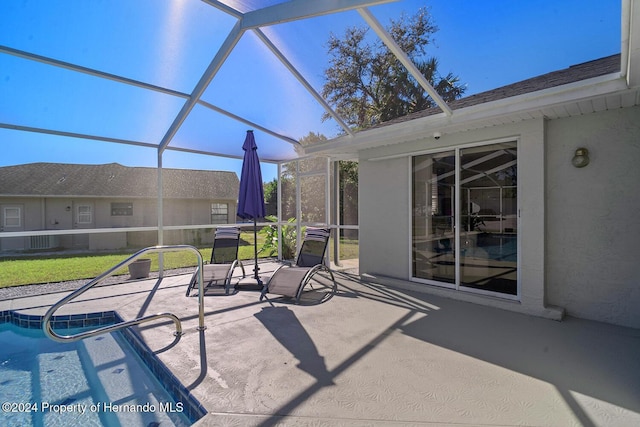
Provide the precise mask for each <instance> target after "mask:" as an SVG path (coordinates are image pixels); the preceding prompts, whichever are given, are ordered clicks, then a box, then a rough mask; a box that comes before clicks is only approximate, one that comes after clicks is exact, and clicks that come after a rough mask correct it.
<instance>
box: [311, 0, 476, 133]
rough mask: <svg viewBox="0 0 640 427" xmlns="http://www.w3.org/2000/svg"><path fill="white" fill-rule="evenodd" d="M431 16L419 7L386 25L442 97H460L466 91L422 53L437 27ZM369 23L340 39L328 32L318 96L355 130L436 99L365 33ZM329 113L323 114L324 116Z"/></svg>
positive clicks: (413, 109) (404, 113)
mask: <svg viewBox="0 0 640 427" xmlns="http://www.w3.org/2000/svg"><path fill="white" fill-rule="evenodd" d="M437 30H438V29H437V27H436V26H435V25H434V24H433V21H432V18H431V15H430V14H429V12H428V10H427V9H426V8H421V9H420V10H419V11H418V12H417V13H416V14H415V15H413V16H410V17H408V16H407V15H406V14H403V15H402V16H401V17H400V19H399V20H398V21H394V20H392V21H391V24H390V26H389V27H388V28H387V31H388V33H389V34H390V35H391V37H392V38H393V40H394V41H395V42H396V43H397V44H398V45H399V46H400V47H401V48H402V50H403V51H404V52H405V53H406V54H407V56H408V57H409V59H411V60H412V61H413V63H414V64H415V65H416V67H417V68H418V69H419V70H420V72H421V73H422V74H423V75H424V77H425V78H426V79H427V81H429V82H430V83H431V85H432V86H433V87H434V89H435V90H436V91H437V92H438V93H439V94H440V96H442V98H443V99H444V100H445V101H453V100H454V99H457V98H459V97H460V96H461V95H462V94H463V93H464V90H465V87H464V86H463V85H460V84H459V78H458V77H457V76H455V75H453V74H452V73H448V74H447V75H445V76H442V75H440V73H439V72H438V61H437V59H436V58H434V57H428V56H427V55H426V50H427V46H429V45H430V44H432V43H433V34H434V33H435V32H436V31H437ZM367 34H368V28H359V27H351V28H348V29H347V30H346V32H345V35H344V37H343V38H342V39H340V38H338V37H336V36H335V35H333V34H332V35H331V36H330V38H329V42H328V51H329V56H330V61H329V68H327V69H326V70H325V77H326V83H325V85H324V87H323V90H322V95H323V96H324V97H325V99H327V100H328V101H329V103H330V104H332V105H333V106H334V108H335V111H336V112H337V113H338V115H340V116H341V117H342V118H343V120H345V122H346V123H347V124H348V125H349V126H351V127H352V128H354V129H363V128H367V127H371V126H374V125H376V124H378V123H382V122H386V121H389V120H391V119H394V118H396V117H401V116H404V115H407V114H409V113H413V112H415V111H421V110H424V109H427V108H430V107H435V106H436V104H435V102H434V101H433V100H432V99H431V97H429V95H428V94H427V93H426V92H425V90H424V89H423V88H422V87H421V86H420V85H419V84H418V82H417V81H416V79H415V78H413V76H411V74H409V72H408V71H407V69H406V68H405V67H404V65H402V64H401V63H400V61H399V60H398V59H397V58H396V57H395V56H394V55H393V53H392V52H391V51H390V50H389V49H388V48H387V46H386V45H385V44H384V43H383V42H382V41H381V40H379V39H378V38H377V37H376V38H375V39H374V40H373V41H372V40H371V39H370V38H368V37H367ZM329 117H330V116H329V115H328V114H326V113H325V114H324V115H323V119H325V120H326V119H328V118H329Z"/></svg>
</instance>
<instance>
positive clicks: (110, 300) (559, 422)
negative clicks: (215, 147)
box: [0, 266, 640, 427]
mask: <svg viewBox="0 0 640 427" xmlns="http://www.w3.org/2000/svg"><path fill="white" fill-rule="evenodd" d="M271 267H273V266H271ZM269 268H270V267H269ZM262 273H265V274H266V273H268V268H267V266H262ZM336 277H337V279H338V281H339V292H338V294H337V295H336V296H335V297H333V298H332V299H330V300H329V301H327V302H325V303H323V304H319V305H293V304H291V303H290V302H288V301H284V300H278V299H273V300H272V301H273V305H270V304H269V303H267V302H264V301H263V302H260V301H259V299H258V297H259V292H257V291H254V290H249V289H246V287H245V289H241V290H240V291H239V292H237V293H236V294H234V295H230V296H224V295H223V294H222V292H217V291H211V292H208V294H207V296H206V297H205V323H206V327H207V329H206V330H205V331H202V332H201V331H198V330H197V326H198V298H197V297H185V295H184V294H185V290H186V284H187V283H188V281H189V278H190V276H188V275H182V276H173V277H166V278H164V279H162V280H143V281H136V282H129V283H124V284H120V285H113V286H106V287H100V288H96V289H94V290H91V291H89V292H88V293H86V294H85V295H84V296H82V297H81V299H80V300H79V301H77V302H73V303H70V304H69V305H68V306H66V307H65V308H64V309H63V310H62V311H61V312H60V313H59V314H67V313H84V312H95V311H104V310H111V309H113V310H117V311H118V312H119V313H120V314H121V316H122V317H123V318H124V319H132V318H134V317H137V316H140V315H144V314H152V313H157V312H166V311H169V312H172V313H175V314H176V315H178V317H180V318H181V319H182V322H183V329H184V332H185V334H184V335H183V336H182V337H180V339H178V340H176V339H174V337H173V335H172V333H173V327H174V326H173V324H172V323H171V322H164V321H160V322H157V323H155V324H146V325H141V327H140V328H139V331H140V333H141V335H142V336H143V337H144V339H145V341H146V342H147V344H148V345H149V346H150V347H151V348H152V349H154V350H155V351H157V352H158V353H157V355H158V357H159V358H160V359H161V360H162V361H163V362H164V363H165V364H166V365H167V366H168V367H169V368H170V369H171V370H172V371H173V372H174V374H175V375H176V376H177V377H178V378H179V379H180V381H181V382H182V383H183V384H184V385H185V386H187V387H188V388H189V389H190V390H191V391H192V393H193V394H194V396H195V397H196V398H197V399H198V400H199V401H200V402H201V403H202V404H203V405H204V407H205V408H206V409H207V410H208V411H209V413H208V414H207V415H206V416H205V417H204V418H202V419H201V420H200V421H199V422H198V423H197V424H196V425H198V426H275V425H278V426H515V425H526V426H621V427H629V426H637V425H640V363H638V361H639V360H640V331H639V330H636V329H628V328H621V327H615V326H611V325H607V324H602V323H596V322H590V321H585V320H580V319H574V318H567V319H566V320H564V321H562V322H555V321H551V320H545V319H540V318H535V317H529V316H525V315H521V314H517V313H513V312H507V311H502V310H499V309H494V308H488V307H482V306H478V305H474V304H469V303H464V302H459V301H454V300H449V299H444V298H441V297H435V296H431V295H428V294H423V293H415V292H409V291H406V290H399V289H392V288H388V287H384V286H382V285H380V284H377V283H371V282H365V281H361V280H360V279H359V277H358V276H356V275H350V274H348V273H338V274H337V276H336ZM61 297H62V294H51V295H42V296H39V297H28V298H17V299H13V300H7V301H0V310H18V311H20V312H23V313H30V314H37V313H44V311H45V310H46V309H47V308H48V306H50V305H51V304H53V303H54V302H55V301H57V300H58V299H60V298H61Z"/></svg>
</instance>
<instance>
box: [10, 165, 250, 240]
mask: <svg viewBox="0 0 640 427" xmlns="http://www.w3.org/2000/svg"><path fill="white" fill-rule="evenodd" d="M162 174H163V175H162V176H163V190H164V191H163V193H164V195H163V196H164V197H163V224H164V225H165V226H180V225H202V224H212V225H213V224H224V223H235V222H236V214H235V212H236V201H237V196H238V187H239V180H238V176H237V175H236V174H235V173H234V172H220V171H202V170H185V169H163V170H162ZM157 200H158V170H157V169H156V168H143V167H127V166H122V165H120V164H117V163H111V164H104V165H78V164H60V163H32V164H25V165H16V166H7V167H0V250H2V251H12V250H29V249H48V248H75V249H90V250H100V249H119V248H125V247H144V246H148V245H154V244H156V242H157V232H155V231H142V232H140V231H138V232H117V233H94V234H68V235H54V236H31V237H11V238H2V233H1V232H2V231H5V232H10V231H31V230H72V229H83V228H84V229H97V228H123V227H127V228H129V227H131V228H133V227H155V226H157V225H158V211H157ZM210 234H211V233H207V232H206V230H184V231H182V230H169V231H165V243H166V244H169V243H201V242H209V241H211V236H210Z"/></svg>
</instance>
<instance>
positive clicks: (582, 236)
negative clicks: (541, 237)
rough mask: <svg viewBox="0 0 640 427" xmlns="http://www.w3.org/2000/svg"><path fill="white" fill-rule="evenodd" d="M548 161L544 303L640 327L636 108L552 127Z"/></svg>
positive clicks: (639, 118) (639, 125)
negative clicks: (582, 158) (578, 163)
mask: <svg viewBox="0 0 640 427" xmlns="http://www.w3.org/2000/svg"><path fill="white" fill-rule="evenodd" d="M578 147H586V148H588V149H589V152H590V158H591V163H590V164H589V165H588V166H587V167H585V168H582V169H577V168H574V167H572V166H571V163H570V162H571V158H572V156H573V153H574V151H575V149H576V148H578ZM546 159H547V168H546V195H547V209H546V213H547V233H546V234H547V247H546V258H547V269H546V283H547V295H548V300H549V301H550V302H551V303H554V304H559V305H562V306H563V307H564V308H565V309H566V311H567V313H568V314H570V315H574V316H577V317H582V318H587V319H595V320H601V321H605V322H610V323H615V324H620V325H625V326H632V327H635V328H640V268H639V267H638V265H639V262H638V260H639V259H640V108H638V107H636V108H629V109H619V110H615V111H609V112H603V113H598V114H591V115H587V116H582V117H574V118H567V119H562V120H554V121H550V122H549V123H548V126H547V144H546Z"/></svg>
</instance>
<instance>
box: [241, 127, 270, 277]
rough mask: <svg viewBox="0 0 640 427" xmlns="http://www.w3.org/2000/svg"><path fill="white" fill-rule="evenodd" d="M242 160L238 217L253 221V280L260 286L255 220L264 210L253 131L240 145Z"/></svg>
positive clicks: (260, 175)
mask: <svg viewBox="0 0 640 427" xmlns="http://www.w3.org/2000/svg"><path fill="white" fill-rule="evenodd" d="M242 149H243V150H244V160H243V162H242V174H241V176H240V192H239V194H238V216H239V217H240V218H242V219H253V238H254V254H255V267H254V269H253V271H254V273H255V275H254V278H255V279H256V280H257V281H258V284H262V281H261V280H260V277H259V276H258V271H259V270H260V269H259V268H258V239H257V235H258V230H257V224H256V222H257V219H258V218H264V216H265V215H266V209H265V206H264V190H263V188H262V172H261V171H260V159H259V158H258V151H257V150H258V147H257V146H256V140H255V137H254V136H253V131H252V130H248V131H247V136H246V138H245V140H244V144H243V145H242Z"/></svg>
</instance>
